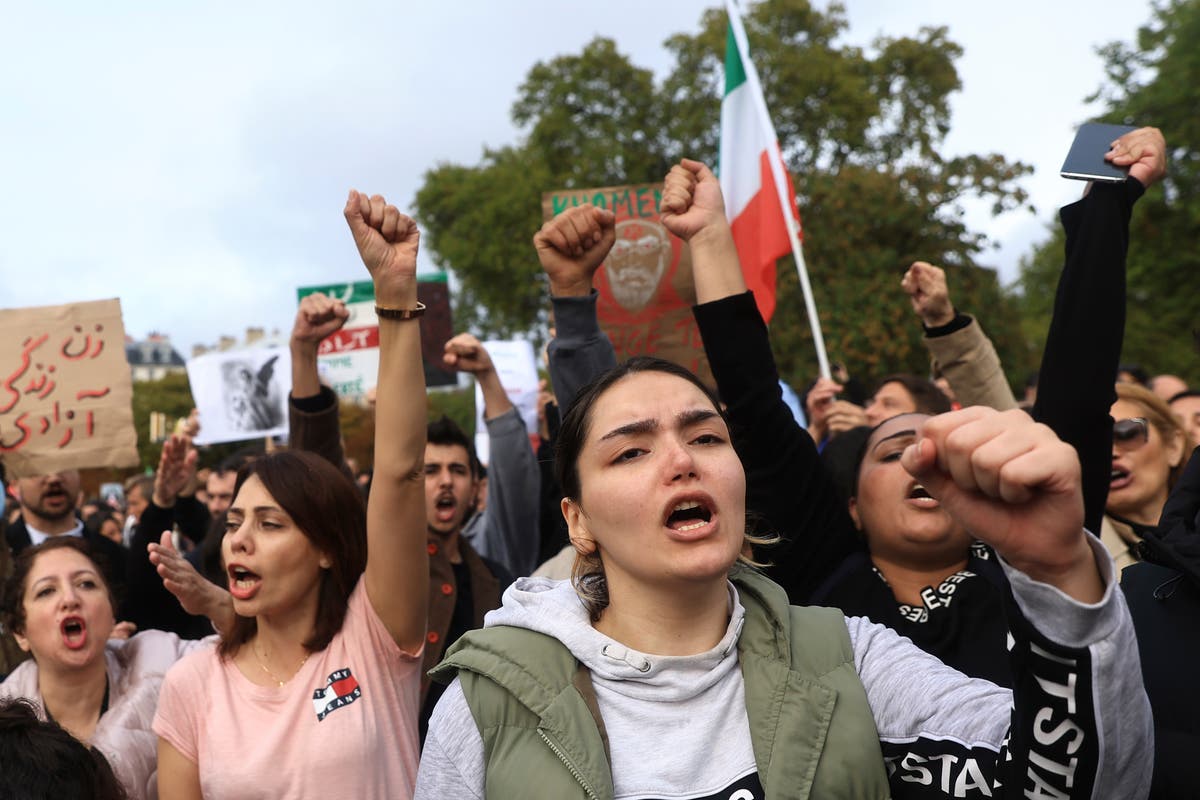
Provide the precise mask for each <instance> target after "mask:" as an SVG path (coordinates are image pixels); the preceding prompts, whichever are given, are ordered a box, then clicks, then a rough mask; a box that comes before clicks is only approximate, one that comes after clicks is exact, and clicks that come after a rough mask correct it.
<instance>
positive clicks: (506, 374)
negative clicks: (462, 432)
mask: <svg viewBox="0 0 1200 800" xmlns="http://www.w3.org/2000/svg"><path fill="white" fill-rule="evenodd" d="M483 346H484V349H486V350H487V351H488V355H490V356H491V357H492V363H493V364H495V365H496V374H497V375H499V376H500V384H501V385H502V386H503V387H504V392H505V394H507V395H508V399H509V400H511V401H512V404H513V405H514V406H516V407H517V411H518V412H519V413H520V414H521V419H522V420H524V422H525V430H526V431H527V432H528V433H537V430H538V411H537V399H538V372H537V360H536V359H535V358H534V355H533V344H532V343H530V342H522V341H490V342H484V343H483ZM475 452H476V453H477V454H478V455H479V460H480V461H482V462H483V463H484V464H486V463H488V460H489V457H490V455H491V451H490V449H489V447H488V435H487V426H486V425H485V424H484V421H483V390H482V389H480V388H479V382H478V381H476V383H475Z"/></svg>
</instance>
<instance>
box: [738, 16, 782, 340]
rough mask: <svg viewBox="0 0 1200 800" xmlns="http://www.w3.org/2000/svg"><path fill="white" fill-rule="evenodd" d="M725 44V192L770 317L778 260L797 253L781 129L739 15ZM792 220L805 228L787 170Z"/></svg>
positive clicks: (749, 281) (749, 277) (762, 308)
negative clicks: (768, 112)
mask: <svg viewBox="0 0 1200 800" xmlns="http://www.w3.org/2000/svg"><path fill="white" fill-rule="evenodd" d="M734 13H736V12H734V11H732V10H731V12H730V26H729V32H728V36H727V38H726V43H725V97H724V100H723V101H722V102H721V160H720V168H719V172H720V180H721V193H722V194H723V195H724V196H725V212H726V214H728V216H729V221H730V224H731V226H732V227H733V239H734V242H735V243H736V244H737V251H738V258H739V260H740V261H741V262H742V272H743V274H744V275H745V278H746V285H747V287H748V288H749V289H750V290H751V291H753V292H754V298H755V300H757V301H758V311H759V313H760V314H762V318H763V320H765V321H768V322H769V321H770V319H771V315H772V314H773V313H774V312H775V261H776V260H777V259H779V258H781V257H783V256H785V255H787V254H788V253H790V252H792V245H791V240H790V238H789V236H788V227H787V226H788V224H789V220H788V219H787V218H786V217H785V216H784V211H783V208H782V206H781V204H780V198H779V191H778V187H777V185H776V183H775V177H774V175H773V170H772V168H771V163H770V161H771V159H772V158H775V159H778V158H779V143H778V141H777V139H776V137H775V131H774V130H773V128H772V127H771V126H770V124H769V119H768V121H767V124H766V125H764V124H763V123H764V120H763V119H762V116H763V115H762V113H761V112H760V110H759V108H760V106H761V108H763V109H765V108H766V103H765V101H764V100H763V99H762V90H761V88H760V87H759V86H758V82H757V81H751V80H747V70H746V66H745V62H744V61H743V57H742V54H741V52H740V51H739V50H740V49H739V47H738V43H737V40H736V37H735V36H734V28H733V14H734ZM780 171H781V172H783V174H784V175H785V181H786V182H787V198H788V201H789V203H788V207H789V210H790V211H791V214H792V219H791V220H790V224H793V225H795V226H796V230H797V231H798V230H799V220H798V219H797V218H796V212H795V209H796V193H795V191H794V190H793V189H792V185H791V179H790V177H787V173H786V171H783V170H780Z"/></svg>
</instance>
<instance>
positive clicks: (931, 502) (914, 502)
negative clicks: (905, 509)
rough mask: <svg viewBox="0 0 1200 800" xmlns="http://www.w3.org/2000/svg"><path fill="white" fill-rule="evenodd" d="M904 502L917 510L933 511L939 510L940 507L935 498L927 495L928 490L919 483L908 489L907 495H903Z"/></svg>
mask: <svg viewBox="0 0 1200 800" xmlns="http://www.w3.org/2000/svg"><path fill="white" fill-rule="evenodd" d="M905 500H906V501H907V502H908V504H909V505H911V506H915V507H917V508H928V509H933V508H940V507H941V505H942V504H941V503H939V502H938V500H937V498H936V497H934V496H933V495H931V494H930V493H929V490H928V489H926V488H925V487H924V486H922V485H921V484H919V483H914V484H913V485H912V486H910V487H909V489H908V494H907V495H905Z"/></svg>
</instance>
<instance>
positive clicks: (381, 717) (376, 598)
mask: <svg viewBox="0 0 1200 800" xmlns="http://www.w3.org/2000/svg"><path fill="white" fill-rule="evenodd" d="M345 216H346V221H347V222H348V223H349V225H350V230H351V232H352V233H353V235H354V240H355V244H356V245H357V246H358V251H359V254H360V256H361V257H362V259H363V262H364V263H365V264H366V266H367V269H368V270H369V271H370V273H371V278H372V280H373V281H374V285H375V301H376V303H377V304H378V305H377V306H376V309H377V312H378V315H379V349H380V353H379V355H380V358H379V382H378V387H377V390H376V398H377V399H376V421H375V481H374V485H373V487H372V491H371V497H370V503H369V505H368V506H367V507H366V508H364V507H363V503H362V496H361V494H360V493H359V491H358V490H357V488H356V487H355V486H354V485H353V484H352V483H351V482H350V480H349V479H347V478H346V477H345V476H344V475H342V474H341V473H340V472H339V471H338V470H337V469H336V468H334V467H332V466H331V465H329V464H328V463H327V462H325V461H323V460H322V459H320V458H318V457H316V456H312V455H310V454H306V453H302V452H287V451H284V452H281V453H276V454H273V455H269V456H266V457H264V458H261V459H258V460H256V461H254V462H253V463H251V464H250V465H248V466H247V467H245V468H244V469H242V470H241V472H240V473H239V476H238V481H237V488H236V492H235V498H234V501H233V504H232V506H231V507H230V508H229V511H228V514H227V523H226V527H225V535H224V540H223V542H222V551H221V552H222V560H223V564H224V567H225V571H226V576H227V580H228V584H229V591H230V594H232V595H233V606H234V611H235V612H236V613H237V620H236V622H235V623H234V625H233V627H232V630H231V631H229V632H228V633H227V634H226V635H225V636H223V638H222V641H221V645H220V647H219V648H218V649H217V650H210V651H208V652H204V653H198V654H196V655H195V656H193V657H190V658H188V659H185V660H184V661H182V662H180V664H179V665H178V666H177V667H176V668H175V669H173V670H172V671H171V673H170V674H169V675H168V676H167V680H166V682H165V684H164V686H163V692H162V698H161V701H160V705H159V712H158V716H157V717H156V719H155V725H154V728H155V731H156V732H157V733H158V735H159V737H160V738H159V783H160V785H161V786H162V792H163V794H164V796H166V797H171V798H173V799H174V798H180V799H181V800H184V799H186V798H200V797H204V798H207V799H208V800H228V799H229V798H240V797H255V798H261V797H333V796H337V797H356V798H393V797H406V796H408V795H409V794H410V793H411V791H412V786H413V782H414V780H415V776H416V766H417V756H418V752H419V745H418V741H417V712H418V708H419V707H418V690H419V687H420V677H421V676H420V666H421V650H422V645H423V642H424V635H425V616H426V612H425V606H426V594H427V581H428V568H427V565H426V554H425V514H424V490H423V482H422V479H421V474H422V459H423V456H424V438H425V392H424V373H423V370H422V366H421V350H420V335H419V328H418V326H417V321H416V318H417V317H419V316H420V314H421V311H422V310H423V308H424V307H423V306H421V304H420V303H418V302H417V282H416V256H417V243H418V239H419V233H418V231H417V227H416V224H415V223H414V222H413V221H412V220H411V219H410V218H408V217H407V216H404V215H403V214H401V213H400V212H399V211H397V210H396V208H395V207H394V206H390V205H387V204H386V203H385V201H384V199H383V198H382V197H380V196H378V195H376V196H374V197H367V196H365V195H360V194H358V193H357V192H353V191H352V192H351V193H350V197H349V200H348V201H347V204H346V209H345Z"/></svg>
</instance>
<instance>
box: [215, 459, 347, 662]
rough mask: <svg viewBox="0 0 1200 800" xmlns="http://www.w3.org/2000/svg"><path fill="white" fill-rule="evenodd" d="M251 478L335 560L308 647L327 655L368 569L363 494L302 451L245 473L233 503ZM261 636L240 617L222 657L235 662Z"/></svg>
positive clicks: (253, 465)
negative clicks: (354, 593) (351, 596)
mask: <svg viewBox="0 0 1200 800" xmlns="http://www.w3.org/2000/svg"><path fill="white" fill-rule="evenodd" d="M251 476H256V477H257V478H258V479H259V480H260V481H262V485H263V487H264V488H265V489H266V490H267V492H269V493H270V495H271V497H272V498H274V499H275V502H276V503H278V504H279V507H280V508H282V509H283V510H284V511H285V512H287V515H288V516H289V517H291V518H292V522H294V523H295V524H296V528H297V529H298V530H299V531H300V532H301V533H303V534H304V536H305V538H307V539H308V540H309V541H310V542H312V543H313V546H314V547H315V548H316V549H317V550H320V551H322V552H325V553H328V554H329V556H330V560H331V562H332V563H331V565H330V567H329V568H328V569H323V570H322V571H321V577H320V589H319V591H318V594H317V618H316V620H315V621H314V623H313V632H312V635H311V636H310V637H309V638H308V640H307V641H306V642H304V647H305V649H307V650H308V651H309V652H316V651H319V650H324V649H325V648H326V647H328V646H329V642H330V640H332V639H333V637H334V634H336V633H337V632H338V631H340V630H341V629H342V623H343V622H344V621H345V619H346V607H347V605H348V604H349V602H350V593H351V592H353V591H354V587H355V585H356V584H357V583H358V579H359V578H360V577H361V576H362V574H363V570H365V569H366V568H367V510H366V508H365V506H364V505H363V500H362V493H361V492H359V491H358V489H357V488H356V487H355V486H354V484H353V483H351V482H350V480H349V478H347V477H346V476H345V475H344V474H342V472H341V470H339V469H338V468H337V467H334V466H333V465H332V464H330V463H329V462H328V461H326V460H325V459H323V458H320V457H318V456H315V455H313V454H312V453H306V452H303V451H300V450H282V451H279V452H276V453H272V454H270V455H267V456H263V457H262V458H258V459H256V460H254V461H252V462H250V463H249V464H247V465H245V466H244V467H242V468H241V470H239V471H238V479H237V485H236V486H235V488H234V497H237V495H238V493H239V492H241V490H242V486H243V485H244V484H245V483H246V481H247V480H248V479H249V478H250V477H251ZM257 630H258V623H257V622H256V621H255V619H254V618H253V617H242V616H238V617H236V618H235V620H234V623H233V625H232V627H231V628H230V630H229V632H228V633H226V634H225V635H224V636H222V638H221V646H220V654H221V656H222V657H225V658H228V657H231V656H233V655H234V654H235V653H237V651H238V649H239V648H240V647H241V646H242V645H243V644H245V643H246V642H248V641H250V639H251V638H253V636H254V634H255V633H256V632H257Z"/></svg>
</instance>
